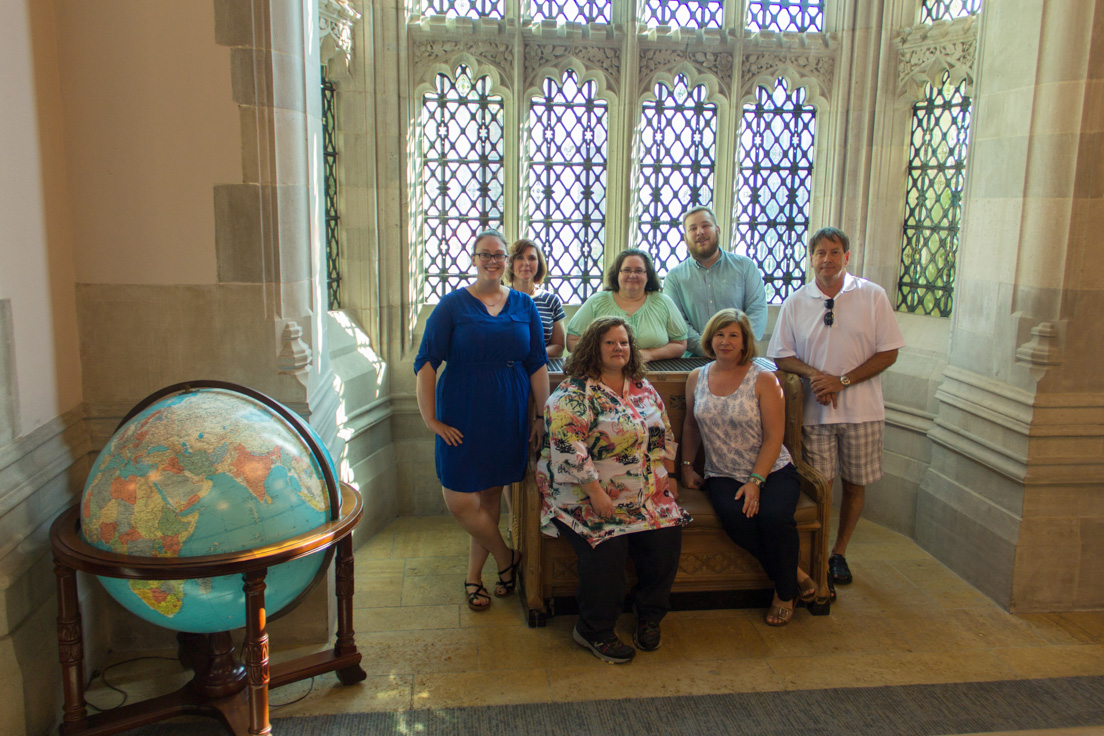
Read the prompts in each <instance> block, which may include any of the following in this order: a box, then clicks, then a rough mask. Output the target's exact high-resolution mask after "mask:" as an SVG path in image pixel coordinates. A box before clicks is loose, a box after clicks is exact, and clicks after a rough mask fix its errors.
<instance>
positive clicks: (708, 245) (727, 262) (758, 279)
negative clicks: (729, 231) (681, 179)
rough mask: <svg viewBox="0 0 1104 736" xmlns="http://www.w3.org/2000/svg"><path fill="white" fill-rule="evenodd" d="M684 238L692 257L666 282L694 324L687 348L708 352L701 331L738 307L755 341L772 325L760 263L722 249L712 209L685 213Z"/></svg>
mask: <svg viewBox="0 0 1104 736" xmlns="http://www.w3.org/2000/svg"><path fill="white" fill-rule="evenodd" d="M682 231H683V237H684V238H685V239H686V247H687V249H688V250H689V251H690V258H687V259H686V260H685V261H683V262H682V263H680V264H679V265H677V266H675V267H674V268H673V269H671V271H670V272H669V273H668V274H667V278H666V279H665V280H664V283H663V293H664V294H666V295H667V296H669V297H671V299H672V300H673V301H674V302H675V304H676V305H678V308H679V311H680V312H682V316H683V317H684V318H685V319H686V323H687V325H689V335H688V337H687V341H686V349H687V350H689V351H690V352H691V353H693V354H694V355H705V353H704V352H703V351H702V348H701V331H702V330H703V329H705V323H706V322H708V321H709V318H710V317H712V316H713V315H714V314H716V313H717V312H719V311H720V310H722V309H728V308H729V307H735V308H736V309H740V310H743V311H744V312H746V313H747V316H748V319H749V320H750V321H751V329H752V331H753V332H754V333H755V339H756V340H759V339H761V338H762V337H763V332H764V331H765V330H766V329H767V290H766V288H765V287H764V286H763V274H762V273H760V272H759V266H758V265H756V263H755V261H753V260H751V259H750V258H748V257H747V256H740V255H736V254H735V253H730V252H728V251H724V250H721V248H720V245H719V244H718V232H717V218H716V217H714V216H713V210H711V209H709V208H708V207H695V208H693V209H692V210H690V211H689V212H687V213H686V214H685V215H683V216H682Z"/></svg>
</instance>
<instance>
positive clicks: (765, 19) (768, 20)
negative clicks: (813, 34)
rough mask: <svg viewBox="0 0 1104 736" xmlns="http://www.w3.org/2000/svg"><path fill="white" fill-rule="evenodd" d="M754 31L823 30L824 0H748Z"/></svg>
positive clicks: (750, 26)
mask: <svg viewBox="0 0 1104 736" xmlns="http://www.w3.org/2000/svg"><path fill="white" fill-rule="evenodd" d="M747 27H748V28H750V29H751V30H753V31H797V32H799V33H803V32H805V31H823V30H824V0H748V4H747Z"/></svg>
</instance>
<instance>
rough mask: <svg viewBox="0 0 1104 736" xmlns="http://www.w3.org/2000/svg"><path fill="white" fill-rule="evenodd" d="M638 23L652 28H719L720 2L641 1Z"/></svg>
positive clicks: (722, 13) (722, 4)
mask: <svg viewBox="0 0 1104 736" xmlns="http://www.w3.org/2000/svg"><path fill="white" fill-rule="evenodd" d="M640 22H641V23H644V24H647V25H652V26H673V27H681V28H720V27H721V25H722V24H723V23H724V2H723V1H722V0H677V1H671V0H642V1H641V3H640Z"/></svg>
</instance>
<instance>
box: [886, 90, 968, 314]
mask: <svg viewBox="0 0 1104 736" xmlns="http://www.w3.org/2000/svg"><path fill="white" fill-rule="evenodd" d="M925 93H926V94H925V97H924V99H923V100H921V101H920V102H918V103H916V105H915V107H913V113H912V138H911V143H910V146H909V167H908V181H907V184H906V187H905V228H904V230H905V232H904V247H903V248H902V250H901V278H900V281H898V283H897V308H898V309H900V310H902V311H905V312H914V313H918V314H934V315H939V316H941V317H949V316H950V314H951V307H952V306H953V305H952V303H951V301H952V297H953V295H954V276H955V257H956V255H957V253H958V235H959V225H960V223H961V221H962V191H963V188H964V187H965V180H966V149H967V139H968V136H969V131H970V98H969V97H967V96H966V82H965V81H963V82H961V83H959V84H957V85H953V84H951V83H950V75H949V74H947V73H946V72H944V74H943V79H942V83H941V84H940V85H939V86H934V85H930V84H929V85H927V87H926V88H925Z"/></svg>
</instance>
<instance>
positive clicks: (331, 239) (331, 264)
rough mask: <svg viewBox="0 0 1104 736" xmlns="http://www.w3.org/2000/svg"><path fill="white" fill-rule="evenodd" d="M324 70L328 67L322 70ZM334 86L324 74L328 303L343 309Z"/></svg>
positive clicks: (323, 180)
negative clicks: (338, 228)
mask: <svg viewBox="0 0 1104 736" xmlns="http://www.w3.org/2000/svg"><path fill="white" fill-rule="evenodd" d="M323 74H325V71H324V70H323ZM334 101H335V91H334V86H333V84H331V83H330V82H329V81H327V79H326V78H325V76H323V77H322V159H323V168H322V189H323V194H324V197H325V206H326V306H327V309H341V244H340V241H339V240H338V230H337V227H338V223H339V222H340V221H341V218H340V217H339V216H338V213H337V113H336V110H335V105H334Z"/></svg>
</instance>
